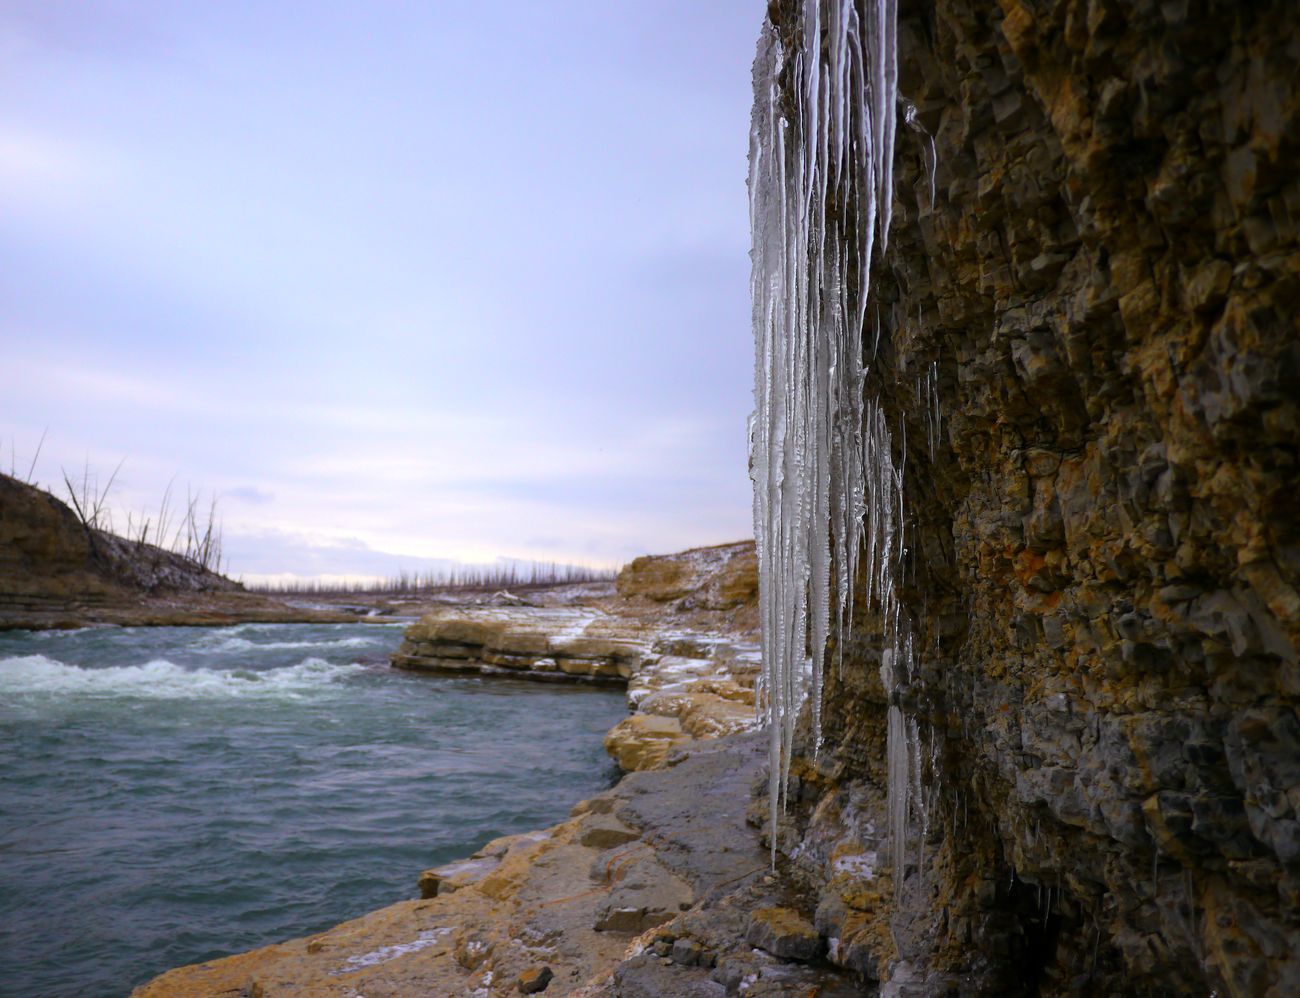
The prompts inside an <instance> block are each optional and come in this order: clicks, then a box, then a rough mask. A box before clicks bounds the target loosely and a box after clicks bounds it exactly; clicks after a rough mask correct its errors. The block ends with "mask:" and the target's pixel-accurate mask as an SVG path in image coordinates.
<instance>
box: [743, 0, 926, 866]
mask: <svg viewBox="0 0 1300 998" xmlns="http://www.w3.org/2000/svg"><path fill="white" fill-rule="evenodd" d="M860 10H861V13H860V12H859V11H860ZM896 21H897V10H896V0H872V2H868V3H867V4H865V5H863V6H862V7H861V8H860V7H859V5H858V4H857V3H855V2H853V0H803V5H802V25H801V26H802V30H801V31H800V32H799V33H797V34H796V35H795V37H794V41H793V43H792V45H791V47H790V50H787V48H786V46H785V45H784V44H783V43H782V41H781V39H780V37H779V35H778V33H777V32H776V30H775V29H774V28H773V26H772V25H771V23H770V21H765V23H764V25H763V30H762V33H761V35H760V37H759V44H758V54H757V57H756V58H755V60H754V109H753V113H752V116H751V124H750V149H749V163H750V172H749V198H750V202H749V208H750V228H751V233H752V239H753V248H752V251H751V260H752V264H753V272H752V277H751V293H752V297H753V324H754V345H755V368H754V371H755V375H754V416H753V417H752V419H751V423H750V474H751V476H752V478H753V480H754V535H755V539H756V541H757V544H758V559H759V577H760V616H761V621H762V628H763V637H762V641H763V663H764V675H763V678H762V681H761V683H760V684H759V695H758V697H757V698H756V701H757V708H756V709H757V710H758V711H759V713H760V717H761V718H762V720H763V721H764V723H765V724H766V725H767V729H768V737H769V749H770V752H771V764H770V780H769V787H768V792H769V802H770V813H769V817H770V821H771V829H772V843H773V857H774V858H775V848H776V827H777V819H778V817H779V809H780V806H781V802H782V800H783V798H784V796H785V786H786V783H787V777H788V774H789V767H790V757H791V750H792V747H793V741H794V722H795V718H796V716H797V713H798V710H799V706H800V704H801V702H802V700H803V698H804V697H805V696H806V695H809V694H810V695H811V696H812V698H813V704H812V719H813V727H814V737H815V744H820V742H821V706H822V705H821V700H822V693H823V683H822V677H823V675H824V667H825V655H826V645H827V643H828V641H829V639H830V637H831V636H832V634H833V635H834V637H835V639H836V644H837V646H838V647H839V648H840V649H841V650H842V648H843V644H844V641H845V637H846V634H847V629H848V626H849V624H850V621H851V617H852V611H853V586H854V582H855V580H856V579H858V578H863V579H864V580H865V585H866V586H867V589H868V592H867V594H866V595H867V599H868V604H869V605H870V606H872V607H873V608H874V609H876V610H877V611H878V612H879V613H880V616H881V618H882V620H883V621H884V622H885V627H886V633H887V637H886V642H885V644H886V647H887V649H889V650H891V652H892V656H893V663H892V665H891V666H886V665H885V664H884V661H885V660H884V656H883V655H882V666H881V670H882V675H883V674H884V672H885V671H886V669H887V668H889V669H894V670H897V673H898V681H899V682H902V681H904V680H905V679H906V676H907V673H908V672H909V671H910V663H908V662H905V661H904V660H903V657H904V648H903V646H902V644H900V636H901V635H903V632H904V630H906V631H907V639H908V642H910V628H907V627H906V626H905V625H904V624H903V623H902V622H901V621H900V607H899V606H898V602H897V601H898V591H897V584H896V581H895V580H896V578H897V574H898V571H899V566H900V565H901V561H902V557H903V554H904V552H905V546H904V544H903V521H904V514H903V505H902V481H903V476H902V470H901V462H900V465H899V466H898V467H896V466H895V464H894V459H893V450H892V447H893V440H892V438H891V435H890V433H889V430H888V428H887V426H886V421H885V415H884V413H883V411H882V410H881V408H880V406H879V404H878V402H877V401H876V400H867V399H866V398H865V397H864V385H865V380H866V364H867V363H868V361H867V359H866V358H864V356H863V330H864V328H865V325H866V315H867V308H868V304H869V302H870V276H871V262H872V258H873V255H874V254H875V252H876V245H877V240H879V247H880V250H881V251H882V252H883V250H884V248H885V246H886V244H887V241H888V236H889V222H890V216H891V211H892V208H891V202H892V191H893V150H894V134H895V124H896V107H897V103H898V100H897V89H898V68H897V37H896V34H897V33H896V27H895V25H896ZM823 42H824V44H823ZM783 74H787V75H786V76H785V77H784V78H786V79H788V81H789V88H788V90H787V91H785V93H786V94H787V95H788V96H789V97H791V98H792V101H793V107H791V108H790V109H789V110H790V112H791V113H787V111H786V106H785V105H784V104H783V99H782V98H783V91H782V86H781V82H780V81H781V80H782V79H783ZM849 203H852V204H853V205H854V209H855V216H854V219H853V222H852V224H850V219H849V216H848V213H847V212H846V211H845V206H846V205H847V204H849ZM880 333H881V328H880V316H879V310H876V312H875V313H874V336H873V344H872V353H871V357H872V358H874V357H875V356H876V351H877V349H878V347H879V343H880ZM904 446H905V445H904ZM900 452H901V451H900ZM864 532H865V537H866V545H865V557H866V563H865V565H864V566H862V568H863V571H861V572H860V571H859V563H858V558H859V551H860V549H862V547H863V539H864ZM832 591H833V592H834V593H835V599H834V601H832V599H831V593H832ZM832 602H833V603H834V605H833V606H832ZM832 625H833V630H832ZM906 654H907V655H909V656H910V654H911V651H910V643H909V644H908V647H907V649H906ZM841 655H842V651H841ZM809 659H810V662H809V665H810V668H809V669H808V670H807V672H808V679H807V680H806V681H805V678H804V673H805V669H804V666H805V662H806V661H808V660H809ZM840 661H841V662H842V658H840ZM887 688H890V689H892V688H893V683H892V682H890V683H887ZM895 713H897V718H895V717H894V715H895ZM889 723H890V730H891V732H893V734H891V737H890V746H891V747H890V766H891V767H896V768H899V769H900V770H901V777H900V778H899V779H900V780H901V782H900V784H899V787H898V793H899V794H901V796H900V797H899V799H898V801H897V802H893V797H894V793H893V791H891V802H892V803H891V807H892V808H893V810H892V811H891V813H895V812H896V813H897V814H900V815H901V819H898V820H900V821H901V822H902V824H901V826H895V828H896V832H895V838H896V840H897V842H898V847H899V848H901V843H902V841H903V839H904V832H905V831H906V820H907V801H908V796H909V785H908V778H907V773H908V758H907V757H908V732H907V729H906V725H905V724H904V723H903V719H902V713H901V711H900V710H899V709H898V708H897V707H894V708H891V710H890V721H889ZM892 771H893V770H892V769H891V773H892ZM893 781H894V777H893V776H891V786H892V785H893ZM895 804H897V806H894V805H895ZM900 829H901V830H900ZM901 877H902V870H901V865H900V869H899V871H898V878H899V880H900V881H901Z"/></svg>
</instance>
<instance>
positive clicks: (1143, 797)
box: [769, 0, 1300, 995]
mask: <svg viewBox="0 0 1300 998" xmlns="http://www.w3.org/2000/svg"><path fill="white" fill-rule="evenodd" d="M900 6H901V10H900V24H899V47H900V59H901V72H900V84H899V88H900V92H901V94H902V95H903V96H904V97H906V98H907V99H908V100H910V101H912V102H914V103H915V105H916V108H917V116H916V119H917V123H918V124H919V126H921V128H920V129H915V130H908V129H903V128H900V132H899V135H898V142H897V154H896V170H897V183H896V204H895V209H894V211H895V215H894V222H893V227H892V230H891V233H890V241H889V251H888V254H887V256H886V257H885V258H883V259H882V260H880V261H879V263H878V266H877V267H876V272H875V278H874V281H875V284H874V288H873V294H874V296H875V298H876V301H877V303H878V306H879V314H880V319H881V325H882V329H883V331H884V335H883V336H882V339H881V345H880V348H879V355H878V356H877V358H876V360H875V363H874V364H873V368H872V374H871V377H870V380H869V384H868V391H870V392H872V393H875V394H878V395H879V397H880V398H881V399H882V401H883V403H884V405H885V407H886V410H887V412H888V413H889V416H890V419H891V421H892V423H893V424H894V425H900V424H903V425H905V426H906V434H905V436H906V440H907V441H908V445H907V453H906V465H905V467H906V480H905V495H906V503H907V507H908V516H909V525H908V529H909V531H910V536H909V550H908V559H907V563H906V569H905V573H904V584H905V587H904V596H905V604H906V608H907V611H908V613H909V615H910V616H911V618H912V620H913V624H914V630H915V633H916V643H917V649H918V654H917V659H918V668H917V670H916V672H915V674H914V675H913V676H912V677H911V681H910V683H909V684H908V685H907V686H906V688H904V689H902V690H898V691H894V692H893V693H892V694H891V695H892V696H893V697H894V698H895V700H896V701H897V702H899V703H901V704H902V705H903V706H904V708H905V711H906V714H907V717H908V720H909V725H910V727H911V730H912V733H913V735H912V738H911V741H910V747H909V752H910V754H911V756H912V770H913V773H914V775H915V785H914V789H913V791H912V793H911V795H910V796H911V800H912V803H911V807H910V810H911V820H910V825H909V829H910V831H909V841H908V850H907V857H908V858H907V862H906V864H905V869H903V870H892V869H889V866H890V864H889V862H888V859H887V856H888V851H887V847H886V842H887V835H886V834H885V833H886V828H885V822H884V796H885V791H884V787H885V771H884V768H885V755H886V752H885V744H884V743H885V733H884V732H885V723H884V714H885V707H886V701H887V699H888V698H887V695H886V693H885V691H884V690H883V689H882V687H881V685H880V682H879V679H878V674H877V667H878V664H879V658H878V652H877V648H878V647H879V643H878V635H876V634H875V633H874V632H875V630H876V627H875V624H874V622H873V621H872V619H871V617H870V615H869V614H868V613H867V612H866V610H865V608H863V607H861V606H859V607H857V608H855V611H854V614H855V620H854V631H853V634H854V638H853V639H852V641H851V642H849V643H847V644H846V647H845V648H844V649H842V650H843V652H844V659H845V661H844V665H843V668H842V669H835V668H832V669H831V670H830V675H829V676H828V678H827V689H826V699H825V708H824V736H825V741H824V744H823V746H822V748H821V751H820V752H819V753H817V754H816V758H815V759H814V758H813V752H812V751H811V748H812V746H811V745H810V744H809V745H807V746H806V748H807V750H808V751H807V753H806V755H807V758H804V759H802V760H797V762H796V765H795V767H794V773H795V776H794V780H793V787H792V792H791V801H792V806H791V808H790V813H789V819H788V823H787V824H786V825H785V826H784V827H783V828H782V829H781V830H780V837H779V842H780V845H781V848H782V852H783V855H784V857H785V860H784V861H783V862H785V863H786V864H787V869H788V871H789V872H790V874H791V875H792V876H793V877H795V878H796V879H798V878H805V879H806V880H807V882H808V885H809V889H810V891H811V892H812V894H813V896H814V903H815V904H816V922H817V927H818V929H819V930H820V931H821V932H822V933H823V934H824V935H825V936H827V937H828V939H829V940H830V956H831V959H832V960H833V961H835V962H837V963H840V964H842V965H845V966H851V967H853V968H855V969H857V970H859V971H861V972H862V973H863V974H864V975H866V976H867V977H869V978H876V979H884V978H886V977H892V978H893V979H894V981H895V983H896V985H897V986H900V987H903V988H904V990H906V989H907V988H908V987H911V988H913V989H914V990H916V992H917V993H931V992H933V991H936V990H939V989H940V988H945V987H947V988H956V989H957V990H959V991H969V992H987V991H997V992H999V993H1045V994H1067V993H1105V992H1108V991H1109V992H1112V993H1124V994H1145V993H1151V994H1160V993H1209V992H1211V991H1217V992H1219V993H1228V994H1234V995H1256V994H1275V995H1283V994H1296V993H1300V720H1298V719H1297V697H1298V696H1300V669H1298V668H1297V648H1298V647H1300V595H1297V590H1300V516H1298V515H1297V510H1298V509H1300V500H1298V499H1297V496H1298V495H1300V475H1298V474H1297V470H1296V459H1297V420H1298V415H1300V414H1298V412H1297V400H1298V399H1300V335H1297V319H1296V315H1297V308H1298V306H1300V247H1298V246H1297V225H1298V224H1300V156H1298V155H1297V143H1298V142H1300V129H1298V128H1297V111H1298V110H1300V98H1298V96H1297V85H1298V81H1300V30H1297V26H1296V25H1297V21H1296V17H1295V10H1294V7H1293V6H1292V5H1290V4H1288V3H1285V2H1276V0H1275V2H1268V3H1243V4H1228V3H1206V2H1198V0H1167V2H1162V3H1158V2H1153V0H1129V2H1119V0H1091V2H1081V0H1072V2H1051V0H1043V2H1037V3H1025V2H1016V0H1001V2H1000V3H998V4H997V5H994V4H982V3H974V2H971V3H967V2H963V0H936V2H930V3H912V2H904V3H903V4H901V5H900ZM798 7H799V5H798V4H795V3H791V2H788V0H779V2H774V3H772V4H771V5H770V8H769V10H770V16H771V17H772V18H773V21H774V23H775V24H776V25H777V26H778V29H779V30H780V31H782V32H785V33H788V34H789V35H790V36H791V37H792V38H793V35H794V32H795V31H797V30H798V20H799V14H798ZM786 85H787V86H788V80H787V81H786ZM927 133H928V135H929V136H932V137H933V139H934V142H935V150H936V152H937V164H938V165H937V175H936V185H935V187H936V194H935V197H934V199H933V203H931V197H930V184H929V181H928V176H927V170H926V157H925V152H926V149H927V146H928V139H927ZM842 210H852V206H844V207H843V208H842ZM936 402H937V413H936ZM903 436H904V434H902V433H897V434H895V440H896V441H900V440H901V439H902V438H903ZM902 458H903V455H902V453H901V452H900V453H898V454H896V463H897V462H901V460H902ZM832 659H833V660H834V659H835V656H832ZM909 982H910V983H909Z"/></svg>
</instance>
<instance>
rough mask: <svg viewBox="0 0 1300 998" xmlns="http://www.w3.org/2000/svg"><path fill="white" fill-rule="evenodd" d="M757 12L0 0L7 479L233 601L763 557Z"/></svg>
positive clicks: (724, 6)
mask: <svg viewBox="0 0 1300 998" xmlns="http://www.w3.org/2000/svg"><path fill="white" fill-rule="evenodd" d="M763 9H764V5H763V2H762V0H726V2H724V0H708V2H703V0H681V2H658V0H637V2H632V0H594V2H583V3H578V2H566V0H554V2H541V0H538V2H513V3H511V2H498V3H493V4H483V3H470V2H463V3H450V2H447V3H438V2H426V3H398V2H391V3H377V2H366V3H361V2H348V3H320V2H312V3H306V2H303V3H289V2H283V0H275V2H272V0H265V2H261V3H251V2H249V3H236V2H216V0H211V2H197V0H176V2H170V3H164V2H155V3H146V2H117V3H114V2H77V3H74V2H62V0H29V2H17V3H15V2H14V0H5V2H4V3H3V4H0V93H3V97H0V330H2V333H0V335H2V336H3V348H4V349H3V355H2V357H0V417H2V418H3V423H0V434H2V435H3V437H4V451H5V460H4V467H5V470H6V471H7V470H8V467H9V450H10V443H11V441H12V443H13V446H14V449H15V451H16V461H15V464H16V465H17V467H18V470H19V472H20V473H25V471H26V465H27V462H28V461H30V459H31V456H32V454H33V452H34V451H35V449H36V445H37V441H38V440H39V439H40V437H41V433H42V431H43V430H44V429H45V428H46V427H48V430H49V433H48V438H47V440H46V443H45V446H44V449H43V451H42V454H41V458H40V461H39V463H38V465H37V469H36V476H35V477H36V478H37V479H38V480H40V481H41V482H42V483H46V484H49V483H52V482H55V481H57V480H58V478H59V469H60V466H61V465H62V466H65V467H67V468H68V469H69V471H72V470H73V468H74V467H75V468H76V469H77V470H76V474H77V475H80V469H81V467H82V464H83V461H84V460H86V459H87V458H88V459H89V461H90V463H91V465H92V467H94V468H97V469H99V472H100V475H101V476H102V477H107V475H108V473H109V472H110V471H111V469H112V468H113V466H115V465H116V464H117V462H118V461H119V460H120V459H122V458H125V459H126V463H125V465H124V466H123V468H122V472H121V475H120V478H119V480H118V484H117V485H116V486H115V489H114V498H115V499H116V500H117V505H118V507H119V509H124V508H127V507H131V508H135V509H141V508H146V507H147V508H151V509H152V508H155V507H156V505H157V502H158V499H159V497H160V496H161V494H162V492H163V490H164V488H165V487H166V485H167V482H168V481H169V480H170V479H172V478H173V476H175V479H176V482H177V487H178V488H179V489H180V491H182V492H183V491H184V488H185V485H186V483H189V484H190V485H192V486H193V487H194V488H196V489H202V490H203V492H204V494H205V495H206V494H208V493H209V492H213V491H215V492H217V493H218V494H219V495H220V496H221V507H222V509H223V510H224V516H225V535H226V548H227V551H228V553H229V555H230V559H231V571H232V573H233V574H235V575H240V574H242V575H244V576H245V577H247V578H253V577H256V576H260V575H266V574H272V573H277V572H290V573H297V574H304V575H314V574H321V573H356V574H384V573H387V572H389V571H391V570H393V569H395V568H396V567H398V566H399V565H401V566H405V567H414V566H415V565H416V563H415V562H412V561H411V560H410V559H412V558H437V557H444V558H455V559H461V560H466V561H489V560H492V559H496V558H499V557H514V558H528V559H543V560H552V559H555V560H563V561H574V562H583V563H593V564H611V563H617V562H621V561H624V560H626V559H628V558H630V557H632V556H634V555H636V554H639V553H645V552H648V551H668V550H676V549H680V548H684V547H687V546H691V545H696V544H709V543H718V542H722V541H728V540H733V539H736V538H739V537H744V536H748V535H749V533H750V499H749V482H748V479H747V477H746V458H745V417H746V415H747V414H748V412H749V410H750V408H751V395H750V386H751V366H752V346H751V340H750V334H749V304H748V287H747V282H748V273H749V261H748V257H747V251H748V233H747V219H746V210H747V209H746V198H745V152H746V145H747V133H748V116H749V105H750V69H749V68H750V62H751V60H752V57H753V51H754V42H755V39H756V38H757V34H758V29H759V24H760V21H761V18H762V14H763ZM119 515H120V514H119ZM398 556H405V558H406V559H407V560H402V559H401V558H399V557H398Z"/></svg>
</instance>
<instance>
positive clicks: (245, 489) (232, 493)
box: [221, 485, 275, 506]
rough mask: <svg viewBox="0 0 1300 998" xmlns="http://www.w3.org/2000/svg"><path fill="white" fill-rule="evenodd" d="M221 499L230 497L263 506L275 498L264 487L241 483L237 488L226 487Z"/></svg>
mask: <svg viewBox="0 0 1300 998" xmlns="http://www.w3.org/2000/svg"><path fill="white" fill-rule="evenodd" d="M221 496H222V498H223V499H225V498H230V499H234V500H236V501H237V502H246V503H250V504H251V505H254V506H265V505H266V504H267V503H269V502H273V501H274V500H275V495H274V493H271V492H267V491H266V490H265V489H259V488H257V487H255V486H252V485H241V486H239V487H238V488H234V489H226V491H225V492H223V493H221Z"/></svg>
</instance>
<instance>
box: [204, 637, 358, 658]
mask: <svg viewBox="0 0 1300 998" xmlns="http://www.w3.org/2000/svg"><path fill="white" fill-rule="evenodd" d="M376 643H377V642H376V640H375V639H374V638H363V637H360V636H356V637H350V638H324V639H322V640H318V641H249V640H248V638H241V637H238V636H237V635H232V636H230V637H225V638H222V639H221V640H220V641H216V642H214V643H212V644H205V642H200V644H199V647H198V648H197V649H196V651H200V652H203V653H205V654H217V653H219V652H231V651H283V650H286V649H294V648H364V647H366V646H367V645H373V644H376Z"/></svg>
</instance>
